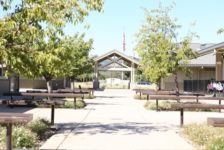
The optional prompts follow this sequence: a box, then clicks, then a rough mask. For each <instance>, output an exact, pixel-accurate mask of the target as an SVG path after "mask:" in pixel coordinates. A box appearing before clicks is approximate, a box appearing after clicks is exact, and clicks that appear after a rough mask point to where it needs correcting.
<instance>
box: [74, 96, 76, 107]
mask: <svg viewBox="0 0 224 150" xmlns="http://www.w3.org/2000/svg"><path fill="white" fill-rule="evenodd" d="M74 108H75V109H76V97H74Z"/></svg>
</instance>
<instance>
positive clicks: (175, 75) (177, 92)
mask: <svg viewBox="0 0 224 150" xmlns="http://www.w3.org/2000/svg"><path fill="white" fill-rule="evenodd" d="M174 82H175V87H176V95H179V94H180V92H179V85H178V80H177V73H174Z"/></svg>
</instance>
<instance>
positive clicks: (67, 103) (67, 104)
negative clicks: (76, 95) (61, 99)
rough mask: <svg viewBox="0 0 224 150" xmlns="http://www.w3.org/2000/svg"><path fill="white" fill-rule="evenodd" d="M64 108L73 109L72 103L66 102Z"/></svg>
mask: <svg viewBox="0 0 224 150" xmlns="http://www.w3.org/2000/svg"><path fill="white" fill-rule="evenodd" d="M64 108H74V103H73V102H70V101H66V102H65V105H64Z"/></svg>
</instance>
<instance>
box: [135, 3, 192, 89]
mask: <svg viewBox="0 0 224 150" xmlns="http://www.w3.org/2000/svg"><path fill="white" fill-rule="evenodd" d="M172 8H173V7H172V6H170V7H165V8H164V7H162V6H161V5H160V6H159V8H157V9H153V10H145V14H146V22H145V23H144V24H143V25H142V26H141V28H140V30H139V32H138V33H137V45H136V48H135V50H136V51H137V53H138V55H139V56H140V58H141V59H140V60H141V61H140V69H141V70H142V72H143V74H144V76H145V77H146V78H147V79H148V80H150V81H152V82H156V83H157V84H159V88H160V82H161V79H162V78H166V77H168V76H171V75H172V74H174V80H175V83H176V92H177V93H179V87H178V81H177V72H178V71H184V72H185V73H188V72H189V69H188V68H187V66H186V64H187V63H188V60H189V59H192V58H194V57H195V54H194V52H193V50H192V49H191V48H190V43H191V39H192V37H193V34H192V35H190V36H186V37H184V38H183V39H182V40H181V42H179V43H178V42H177V40H178V39H177V35H178V32H177V30H178V29H179V28H180V27H181V26H180V25H177V23H176V20H174V19H172V18H171V17H170V16H169V13H170V11H171V10H172Z"/></svg>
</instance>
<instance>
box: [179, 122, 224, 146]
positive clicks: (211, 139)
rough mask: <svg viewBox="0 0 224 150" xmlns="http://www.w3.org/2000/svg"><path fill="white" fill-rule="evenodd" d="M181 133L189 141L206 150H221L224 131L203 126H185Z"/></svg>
mask: <svg viewBox="0 0 224 150" xmlns="http://www.w3.org/2000/svg"><path fill="white" fill-rule="evenodd" d="M182 133H184V135H186V137H187V138H189V139H190V140H191V141H193V142H195V143H196V144H198V145H199V146H202V147H204V148H205V149H208V150H215V149H216V150H221V149H222V147H223V140H224V129H223V128H217V127H212V126H208V125H205V124H190V125H186V126H185V127H184V128H183V130H182Z"/></svg>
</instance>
